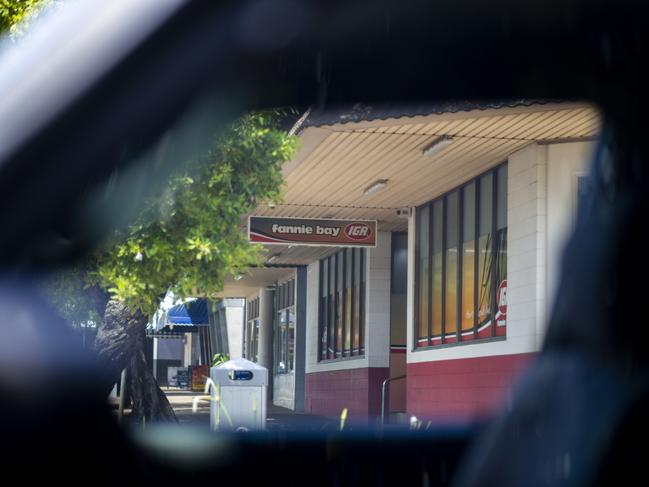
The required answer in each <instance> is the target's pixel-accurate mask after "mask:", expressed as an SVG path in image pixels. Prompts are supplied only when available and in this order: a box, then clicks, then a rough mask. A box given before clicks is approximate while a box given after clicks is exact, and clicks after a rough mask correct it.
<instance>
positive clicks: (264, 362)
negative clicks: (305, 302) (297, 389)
mask: <svg viewBox="0 0 649 487" xmlns="http://www.w3.org/2000/svg"><path fill="white" fill-rule="evenodd" d="M274 298H275V296H274V292H273V291H268V290H266V289H262V290H261V291H260V292H259V365H261V366H262V367H266V368H267V369H268V377H272V376H273V299H274Z"/></svg>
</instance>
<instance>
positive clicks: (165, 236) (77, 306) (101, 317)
mask: <svg viewBox="0 0 649 487" xmlns="http://www.w3.org/2000/svg"><path fill="white" fill-rule="evenodd" d="M63 3H64V2H62V1H57V0H0V33H6V32H7V31H8V32H9V35H10V37H11V38H12V39H14V40H15V39H18V38H19V37H20V36H22V35H23V34H24V33H25V32H26V30H27V29H28V28H29V26H30V23H31V22H32V21H33V20H35V19H36V18H37V17H38V16H39V15H41V14H42V13H43V12H44V11H45V10H46V9H50V8H53V7H59V6H61V5H63ZM279 115H280V114H279V113H277V112H274V113H256V114H248V115H245V116H244V117H242V118H241V119H240V120H238V121H237V122H235V123H233V124H232V125H230V126H228V127H226V128H224V129H223V130H222V131H220V132H219V135H218V136H217V137H216V138H215V140H214V144H213V145H212V149H211V150H210V151H208V153H206V154H204V155H203V156H202V157H200V158H197V159H192V160H190V161H187V162H183V161H178V169H177V170H176V171H175V172H174V173H173V174H172V175H171V176H170V177H169V178H168V179H167V180H165V184H164V187H163V188H161V189H160V191H157V192H155V194H153V196H152V197H151V198H149V199H148V200H147V201H146V203H145V204H144V207H143V208H141V210H140V211H139V213H138V214H137V216H136V217H135V219H134V221H133V222H131V224H130V225H128V226H126V227H124V228H119V229H115V230H114V232H113V233H112V234H111V236H110V238H109V239H108V240H107V241H106V242H105V243H104V244H103V245H102V246H100V248H98V249H97V250H96V252H95V253H94V254H93V255H90V256H88V257H87V258H85V260H83V261H82V262H79V263H78V264H77V265H76V266H75V267H74V268H72V269H69V270H67V271H65V272H60V273H58V274H57V275H56V276H54V277H53V278H52V279H50V280H48V282H47V283H46V284H45V289H46V292H47V293H48V294H49V296H50V298H51V299H52V301H53V302H54V304H55V305H56V306H57V308H58V309H59V310H60V312H61V314H62V315H63V316H64V317H65V318H67V319H68V320H69V321H70V322H72V323H73V324H76V325H81V324H87V323H89V322H90V323H96V324H97V327H98V333H97V338H96V340H95V350H96V351H97V353H98V354H99V356H100V357H102V358H104V359H105V360H106V363H107V364H108V366H109V367H110V368H111V370H112V374H111V375H112V378H113V379H114V380H115V381H116V380H117V378H118V377H119V373H120V371H121V370H122V369H124V368H128V369H129V375H130V378H131V379H130V385H129V392H130V395H131V397H132V399H133V406H134V407H133V413H134V415H135V416H136V418H137V419H141V418H146V419H147V420H149V419H154V420H155V419H171V418H174V414H173V410H172V409H171V407H170V406H169V403H168V401H167V400H166V397H165V396H164V394H163V393H162V391H160V389H159V387H158V386H157V384H156V382H155V379H154V378H153V375H152V373H151V371H150V370H149V368H148V367H147V364H146V361H145V358H144V345H145V328H146V325H147V323H148V322H149V320H150V318H151V316H152V315H153V313H154V312H155V311H156V309H157V307H158V305H159V303H160V302H161V300H162V298H163V297H164V295H165V294H166V292H167V291H169V290H171V291H173V293H174V295H175V296H176V297H178V298H186V297H196V296H207V297H213V296H214V295H215V294H216V293H217V292H218V291H220V290H221V289H222V287H223V280H224V278H225V276H227V275H228V274H234V275H236V274H242V273H245V272H246V269H247V268H248V267H250V266H252V265H255V264H258V263H259V247H257V246H252V245H250V244H249V243H248V242H247V240H246V238H245V235H244V234H243V232H242V231H241V228H240V226H241V217H242V215H244V214H246V213H248V212H250V211H251V210H252V209H253V208H254V207H255V206H257V205H258V204H260V203H262V202H264V201H277V200H279V199H280V197H281V185H282V173H281V168H282V165H283V163H284V162H285V161H287V160H288V159H290V158H291V157H292V155H293V154H294V151H295V148H296V139H295V138H294V137H291V136H289V135H288V134H286V132H284V131H282V130H279V129H278V128H277V121H278V116H279ZM110 387H112V385H110Z"/></svg>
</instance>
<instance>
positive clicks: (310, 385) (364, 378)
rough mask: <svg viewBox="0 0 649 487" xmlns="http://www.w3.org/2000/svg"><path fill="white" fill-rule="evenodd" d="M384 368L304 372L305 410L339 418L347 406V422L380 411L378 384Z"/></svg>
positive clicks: (365, 419)
mask: <svg viewBox="0 0 649 487" xmlns="http://www.w3.org/2000/svg"><path fill="white" fill-rule="evenodd" d="M388 371H389V369H388V368H387V367H385V368H384V367H371V368H363V369H347V370H337V371H334V372H314V373H311V374H306V401H305V409H306V412H307V413H312V414H321V415H324V416H332V417H339V416H340V412H341V411H342V410H343V408H347V409H348V420H349V421H352V422H353V421H367V419H368V418H372V417H376V416H378V415H380V414H381V384H382V382H383V381H384V380H385V379H386V378H387V377H388Z"/></svg>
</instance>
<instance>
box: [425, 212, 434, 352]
mask: <svg viewBox="0 0 649 487" xmlns="http://www.w3.org/2000/svg"><path fill="white" fill-rule="evenodd" d="M433 213H434V211H433V205H432V204H429V205H428V295H427V299H428V340H427V342H426V344H427V345H428V346H431V345H432V344H433V342H432V339H433V274H434V273H433V229H434V227H433Z"/></svg>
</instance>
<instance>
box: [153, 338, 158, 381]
mask: <svg viewBox="0 0 649 487" xmlns="http://www.w3.org/2000/svg"><path fill="white" fill-rule="evenodd" d="M153 377H154V379H155V380H158V339H157V338H154V339H153Z"/></svg>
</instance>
